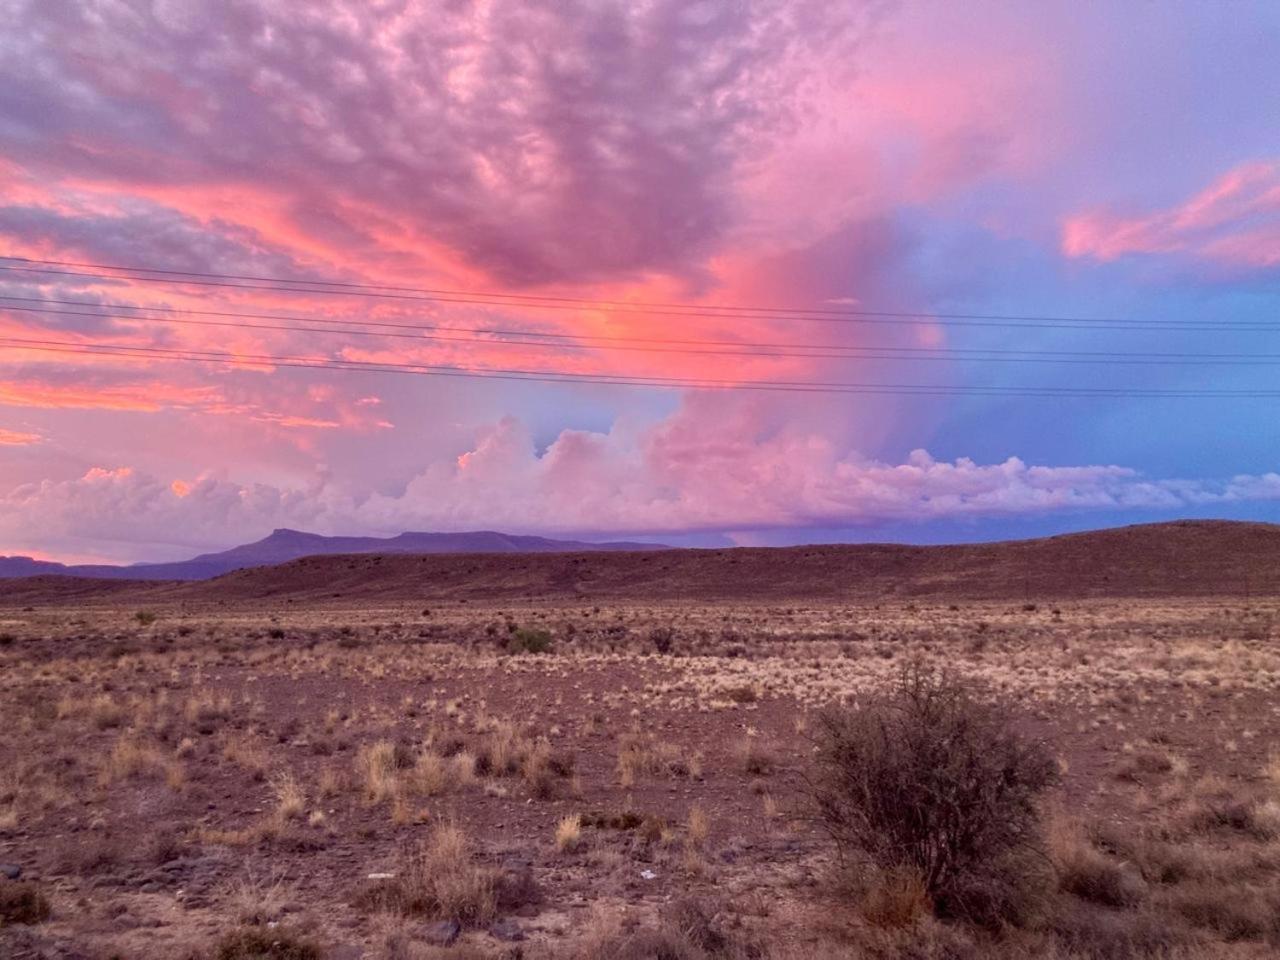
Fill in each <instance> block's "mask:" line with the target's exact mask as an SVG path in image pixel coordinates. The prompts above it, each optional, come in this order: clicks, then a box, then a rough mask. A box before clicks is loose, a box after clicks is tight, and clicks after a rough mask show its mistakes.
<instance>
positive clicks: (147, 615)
mask: <svg viewBox="0 0 1280 960" xmlns="http://www.w3.org/2000/svg"><path fill="white" fill-rule="evenodd" d="M133 619H135V620H137V621H138V625H139V626H143V627H149V626H151V624H153V623H155V622H156V615H155V614H154V613H153V612H152V611H150V610H139V611H138V612H137V613H135V614H134V615H133Z"/></svg>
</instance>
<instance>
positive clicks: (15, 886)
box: [0, 880, 49, 927]
mask: <svg viewBox="0 0 1280 960" xmlns="http://www.w3.org/2000/svg"><path fill="white" fill-rule="evenodd" d="M48 919H49V901H48V900H47V899H46V898H45V895H44V894H43V893H42V892H41V891H40V888H39V887H37V886H36V885H35V884H34V883H15V882H10V881H8V880H0V927H4V926H7V925H8V924H11V923H28V924H31V923H43V922H44V921H45V920H48Z"/></svg>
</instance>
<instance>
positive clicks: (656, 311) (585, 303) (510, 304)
mask: <svg viewBox="0 0 1280 960" xmlns="http://www.w3.org/2000/svg"><path fill="white" fill-rule="evenodd" d="M0 260H8V261H11V263H12V265H6V264H0V270H2V271H8V272H27V273H34V274H41V275H48V276H67V277H79V278H84V279H94V280H132V281H137V282H141V283H165V284H177V285H180V286H199V287H217V288H226V289H235V290H256V291H265V292H271V293H284V294H291V293H292V294H319V295H324V296H348V297H368V298H374V299H384V300H405V301H418V302H430V303H450V304H469V305H473V306H486V307H506V308H519V309H533V310H569V311H574V312H579V311H582V310H587V309H604V310H610V311H613V312H615V313H626V314H635V315H641V316H665V317H681V318H700V319H716V320H747V321H756V322H759V321H764V320H774V321H810V322H824V323H858V324H888V325H903V324H905V325H918V326H934V325H938V324H945V325H948V326H970V327H1028V328H1033V329H1108V330H1192V331H1217V330H1224V329H1230V330H1280V325H1277V324H1268V323H1260V322H1254V321H1220V322H1214V323H1208V322H1206V321H1182V320H1141V321H1140V320H1125V319H1107V318H1093V317H1054V316H1040V315H1007V314H979V313H928V312H924V311H919V312H911V311H889V310H855V309H847V310H824V309H817V308H795V309H791V308H785V309H784V308H775V307H752V306H733V307H717V306H711V305H705V304H692V303H671V304H665V303H653V302H646V301H610V300H587V299H575V298H569V297H537V296H534V295H532V294H528V295H526V294H504V293H468V292H466V291H453V290H442V291H433V290H431V289H430V288H413V287H376V286H374V285H371V284H345V283H340V282H338V281H324V280H289V279H285V278H271V277H249V276H246V275H238V274H216V273H187V272H180V271H171V270H159V269H151V268H130V267H113V266H110V265H106V264H79V263H76V262H74V261H57V260H33V259H29V258H25V257H0ZM32 264H47V265H51V266H33V265H32ZM63 264H65V265H68V266H86V267H93V268H95V269H96V270H98V271H102V270H117V271H122V272H120V273H114V274H104V273H101V272H92V273H91V272H85V271H80V270H65V269H52V266H56V265H63ZM123 271H129V272H128V273H125V272H123ZM142 273H147V274H157V275H156V276H139V275H138V274H142ZM192 278H195V279H192ZM407 290H419V291H422V292H419V293H408V292H397V291H407ZM387 291H392V292H387Z"/></svg>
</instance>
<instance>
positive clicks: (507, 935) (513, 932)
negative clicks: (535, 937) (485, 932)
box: [489, 918, 524, 943]
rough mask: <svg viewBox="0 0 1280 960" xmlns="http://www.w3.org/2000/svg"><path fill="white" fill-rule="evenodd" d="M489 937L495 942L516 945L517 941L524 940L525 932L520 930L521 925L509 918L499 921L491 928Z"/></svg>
mask: <svg viewBox="0 0 1280 960" xmlns="http://www.w3.org/2000/svg"><path fill="white" fill-rule="evenodd" d="M489 936H491V937H493V938H494V939H495V940H505V941H506V942H507V943H515V942H516V941H517V940H523V939H524V931H523V930H521V929H520V924H518V923H517V922H516V921H514V920H512V919H510V918H507V919H504V920H498V921H495V922H494V923H493V925H492V926H490V927H489Z"/></svg>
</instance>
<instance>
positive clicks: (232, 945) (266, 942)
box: [213, 927, 321, 960]
mask: <svg viewBox="0 0 1280 960" xmlns="http://www.w3.org/2000/svg"><path fill="white" fill-rule="evenodd" d="M213 955H214V958H215V960H320V956H321V954H320V948H319V947H318V946H316V945H315V944H314V943H312V942H311V941H309V940H304V939H302V938H301V937H298V936H297V935H295V934H292V933H290V932H289V931H287V930H281V929H279V928H277V929H274V930H271V929H265V928H262V927H245V928H244V929H243V930H236V931H234V932H233V933H229V934H227V935H226V936H225V937H223V938H222V939H221V940H219V941H218V945H217V947H216V948H215V950H214V954H213Z"/></svg>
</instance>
